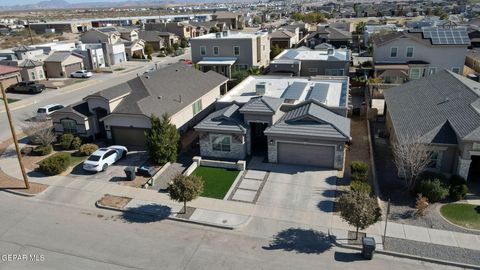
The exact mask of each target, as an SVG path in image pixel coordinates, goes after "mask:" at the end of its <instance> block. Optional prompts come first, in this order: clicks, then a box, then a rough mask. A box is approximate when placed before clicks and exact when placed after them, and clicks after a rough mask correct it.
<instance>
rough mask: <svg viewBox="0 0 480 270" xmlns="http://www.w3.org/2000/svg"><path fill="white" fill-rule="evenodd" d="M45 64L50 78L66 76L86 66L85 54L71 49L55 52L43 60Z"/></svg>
mask: <svg viewBox="0 0 480 270" xmlns="http://www.w3.org/2000/svg"><path fill="white" fill-rule="evenodd" d="M43 66H44V67H45V73H46V76H47V77H48V78H66V77H69V76H70V73H72V72H75V71H77V70H81V69H83V68H84V65H83V56H82V55H80V54H77V53H74V52H69V51H58V52H53V53H52V54H51V55H50V56H49V57H48V58H47V59H45V61H43Z"/></svg>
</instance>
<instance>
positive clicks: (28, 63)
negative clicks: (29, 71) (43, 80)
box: [18, 59, 43, 68]
mask: <svg viewBox="0 0 480 270" xmlns="http://www.w3.org/2000/svg"><path fill="white" fill-rule="evenodd" d="M18 66H19V67H22V68H31V67H40V66H43V63H42V62H40V61H35V60H32V59H25V61H23V62H22V63H20V65H18Z"/></svg>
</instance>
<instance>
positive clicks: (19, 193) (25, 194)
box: [0, 188, 43, 198]
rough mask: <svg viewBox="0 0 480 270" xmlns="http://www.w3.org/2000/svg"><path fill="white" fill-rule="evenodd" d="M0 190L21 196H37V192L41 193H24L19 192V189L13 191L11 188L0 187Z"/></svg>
mask: <svg viewBox="0 0 480 270" xmlns="http://www.w3.org/2000/svg"><path fill="white" fill-rule="evenodd" d="M0 191H4V192H7V193H10V194H14V195H18V196H23V197H29V198H31V197H35V196H37V195H38V194H40V193H42V192H43V191H42V192H40V193H37V194H30V193H25V192H21V191H15V190H11V189H7V188H0Z"/></svg>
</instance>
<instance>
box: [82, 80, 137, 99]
mask: <svg viewBox="0 0 480 270" xmlns="http://www.w3.org/2000/svg"><path fill="white" fill-rule="evenodd" d="M131 91H132V88H130V85H129V84H128V83H122V84H119V85H116V86H112V87H110V88H107V89H105V90H102V91H99V92H96V93H94V94H91V95H88V96H87V97H86V98H88V97H103V98H105V99H107V100H113V99H115V98H118V97H120V96H123V95H125V94H128V93H130V92H131Z"/></svg>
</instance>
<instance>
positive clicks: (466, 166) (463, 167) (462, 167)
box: [456, 157, 472, 179]
mask: <svg viewBox="0 0 480 270" xmlns="http://www.w3.org/2000/svg"><path fill="white" fill-rule="evenodd" d="M470 163H472V160H471V159H463V158H461V157H458V164H457V172H456V173H457V174H458V175H459V176H461V177H463V178H465V179H467V178H468V172H469V170H470Z"/></svg>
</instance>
